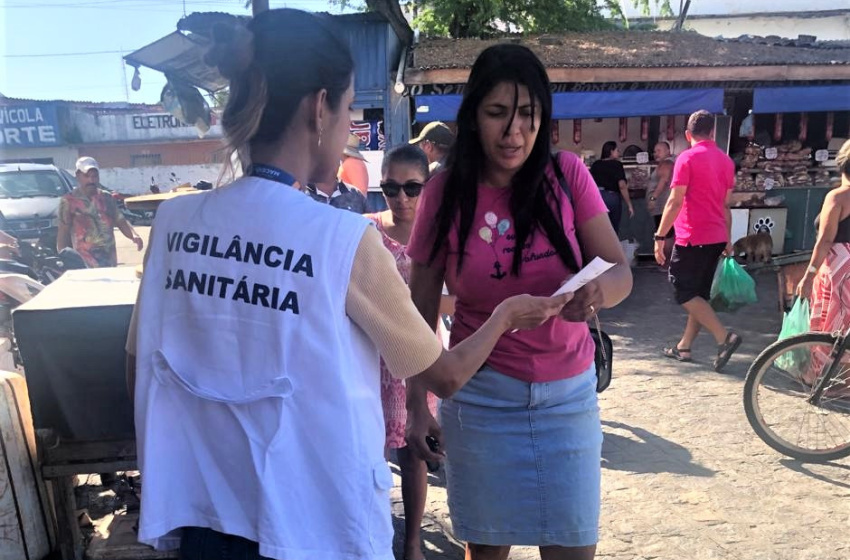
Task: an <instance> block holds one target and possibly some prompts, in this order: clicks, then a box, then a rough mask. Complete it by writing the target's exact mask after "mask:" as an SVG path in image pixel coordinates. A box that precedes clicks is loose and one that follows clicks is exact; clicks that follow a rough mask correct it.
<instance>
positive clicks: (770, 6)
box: [620, 0, 850, 18]
mask: <svg viewBox="0 0 850 560" xmlns="http://www.w3.org/2000/svg"><path fill="white" fill-rule="evenodd" d="M670 6H671V7H672V8H673V12H674V13H675V14H677V15H678V13H679V2H678V0H670ZM620 7H621V8H622V10H623V12H624V13H625V14H626V15H627V16H628V17H629V18H635V17H643V15H644V14H643V13H641V11H640V10H639V9H638V8H637V7H635V5H634V2H633V1H632V0H620ZM841 9H850V1H848V0H833V1H832V2H813V1H812V0H749V1H748V2H741V1H740V0H692V2H691V6H690V8H688V15H689V16H705V15H740V14H758V13H768V14H773V13H777V12H811V11H818V10H824V11H826V10H841ZM660 11H661V3H660V2H658V3H655V2H654V1H653V0H650V15H651V16H655V17H658V16H659V14H660Z"/></svg>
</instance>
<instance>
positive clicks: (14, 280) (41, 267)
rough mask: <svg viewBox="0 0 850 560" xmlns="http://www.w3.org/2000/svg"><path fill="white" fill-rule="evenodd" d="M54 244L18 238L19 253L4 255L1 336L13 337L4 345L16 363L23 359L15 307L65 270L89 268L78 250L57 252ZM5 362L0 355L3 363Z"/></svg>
mask: <svg viewBox="0 0 850 560" xmlns="http://www.w3.org/2000/svg"><path fill="white" fill-rule="evenodd" d="M54 247H55V245H53V246H43V245H42V244H41V243H28V242H26V241H18V242H17V250H18V256H16V257H15V258H0V338H6V339H8V340H9V343H8V345H7V344H3V345H2V346H3V348H4V351H5V352H9V353H11V355H12V358H13V363H14V365H15V366H17V365H20V363H21V361H20V355H19V353H18V346H17V343H16V342H15V333H14V328H13V324H12V310H14V309H15V308H16V307H18V306H19V305H21V304H23V303H25V302H27V301H29V300H30V299H32V298H33V297H34V296H35V295H36V294H38V293H39V292H40V291H41V290H43V289H44V287H45V286H46V285H47V284H50V283H51V282H53V281H54V280H56V279H57V278H59V277H60V276H61V275H62V274H63V273H64V272H65V271H67V270H73V269H81V268H87V267H86V263H85V261H84V260H83V258H82V257H81V256H80V254H79V253H77V252H76V251H75V250H73V249H71V248H70V247H68V248H65V249H62V250H61V251H59V253H57V252H56V251H55V250H54ZM6 348H8V349H6ZM3 361H4V360H3V359H2V357H0V363H2V362H3ZM5 361H8V360H5Z"/></svg>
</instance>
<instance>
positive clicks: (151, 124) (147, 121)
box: [133, 113, 192, 130]
mask: <svg viewBox="0 0 850 560" xmlns="http://www.w3.org/2000/svg"><path fill="white" fill-rule="evenodd" d="M189 126H192V125H188V124H186V123H183V122H180V121H179V120H177V118H176V117H174V115H170V114H168V113H154V114H151V115H133V128H135V129H136V130H149V129H160V128H184V127H189Z"/></svg>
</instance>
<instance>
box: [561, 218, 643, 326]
mask: <svg viewBox="0 0 850 560" xmlns="http://www.w3.org/2000/svg"><path fill="white" fill-rule="evenodd" d="M578 237H579V239H580V240H581V245H582V254H583V255H584V258H585V261H587V262H589V261H591V260H593V259H594V258H596V257H599V258H601V259H604V260H606V261H608V262H611V263H615V266H613V267H612V268H610V269H609V270H608V271H606V272H605V274H603V275H602V276H600V277H599V278H596V279H595V280H592V281H590V282H588V283H587V284H585V285H584V286H583V287H582V288H581V289H580V290H578V291H577V292H576V293H575V296H574V297H573V299H572V301H570V302H569V303H567V304H566V305H565V306H564V308H563V310H562V311H561V318H562V319H564V320H565V321H572V322H581V321H587V320H588V319H590V318H592V317H593V316H594V315H595V314H596V313H598V312H599V310H601V309H603V308H610V307H614V306H615V305H617V304H618V303H620V302H621V301H623V300H624V299H626V297H628V295H629V294H630V293H631V291H632V269H631V268H630V267H629V264H628V263H627V262H626V255H625V253H623V247H622V245H620V241H619V239H617V234H616V233H614V228H613V227H612V226H611V220H610V219H609V218H608V215H607V214H604V213H603V214H598V215H596V216H594V217H593V218H591V219H589V220H587V221H586V222H585V223H583V224H581V225H579V226H578Z"/></svg>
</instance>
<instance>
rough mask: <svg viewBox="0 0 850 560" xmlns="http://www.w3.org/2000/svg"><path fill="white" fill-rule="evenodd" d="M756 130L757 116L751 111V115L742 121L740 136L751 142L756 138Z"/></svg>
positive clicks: (739, 130)
mask: <svg viewBox="0 0 850 560" xmlns="http://www.w3.org/2000/svg"><path fill="white" fill-rule="evenodd" d="M755 130H756V116H755V115H754V114H753V113H752V111H750V114H749V115H747V116H746V117H744V120H743V121H741V128H740V129H738V136H739V137H740V138H746V139H747V140H749V141H751V142H752V140H753V138H755V134H756V133H755Z"/></svg>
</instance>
